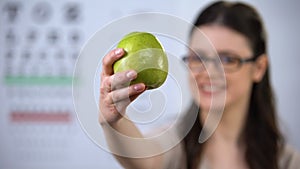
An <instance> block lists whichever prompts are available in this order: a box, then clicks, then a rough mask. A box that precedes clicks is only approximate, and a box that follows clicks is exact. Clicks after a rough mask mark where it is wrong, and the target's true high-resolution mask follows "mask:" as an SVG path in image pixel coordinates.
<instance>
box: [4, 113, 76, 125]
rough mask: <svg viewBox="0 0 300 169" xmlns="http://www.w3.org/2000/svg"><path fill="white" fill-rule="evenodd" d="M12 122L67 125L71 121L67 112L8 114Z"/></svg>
mask: <svg viewBox="0 0 300 169" xmlns="http://www.w3.org/2000/svg"><path fill="white" fill-rule="evenodd" d="M10 120H11V121H12V122H33V123H36V122H50V123H55V122H59V123H68V122H70V121H71V115H70V113H69V112H25V111H16V112H11V113H10Z"/></svg>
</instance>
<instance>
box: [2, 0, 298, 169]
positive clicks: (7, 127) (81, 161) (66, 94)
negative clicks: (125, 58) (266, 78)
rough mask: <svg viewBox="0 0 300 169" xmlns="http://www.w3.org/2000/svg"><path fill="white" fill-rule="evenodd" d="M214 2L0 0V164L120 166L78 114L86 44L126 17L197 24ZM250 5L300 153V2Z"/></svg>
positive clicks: (27, 168) (287, 128)
mask: <svg viewBox="0 0 300 169" xmlns="http://www.w3.org/2000/svg"><path fill="white" fill-rule="evenodd" d="M211 2H212V1H207V0H201V1H200V0H187V1H183V0H172V1H159V0H151V1H139V0H128V1H116V0H111V1H96V0H90V1H83V0H80V1H79V0H27V1H22V0H0V13H1V14H0V105H1V106H0V107H1V108H0V168H1V169H4V168H5V169H6V168H9V169H20V168H22V169H37V168H38V169H48V168H49V169H50V168H51V169H52V168H57V169H71V168H72V169H79V168H87V169H96V168H113V169H119V168H121V167H120V165H119V164H118V163H117V162H116V161H115V160H114V158H113V157H112V156H111V155H110V154H109V153H108V152H106V151H104V150H102V149H101V148H99V147H98V146H97V145H95V144H94V143H93V142H92V141H91V140H89V138H88V137H87V135H86V134H85V133H84V131H83V130H82V129H81V127H80V124H79V121H78V119H77V117H76V113H75V112H74V107H73V102H72V74H73V69H74V65H75V63H76V59H77V57H78V54H79V52H80V50H81V48H82V46H83V45H84V44H85V43H86V41H87V40H88V39H89V37H91V36H92V35H93V34H94V33H95V32H96V31H97V30H99V29H101V27H103V26H105V25H106V24H109V23H110V22H112V21H113V20H115V19H119V18H120V17H123V16H126V15H130V14H136V13H142V12H161V13H166V14H171V15H174V16H177V17H179V18H182V19H185V20H187V21H189V22H192V21H193V20H194V19H195V17H196V15H197V14H198V12H199V11H200V10H201V9H202V8H203V7H204V6H205V5H207V4H209V3H211ZM244 2H247V3H249V4H252V5H254V6H255V7H256V8H257V9H258V11H259V12H260V13H261V15H262V17H263V20H264V21H265V25H266V28H267V31H268V35H269V55H270V64H271V77H272V83H273V86H274V90H275V92H276V97H277V108H278V112H279V117H280V126H281V128H282V130H283V133H284V135H285V136H286V139H287V142H288V143H289V144H291V145H292V146H294V147H295V148H296V149H297V150H298V151H300V135H299V134H298V133H299V132H298V128H299V127H300V124H299V120H300V113H299V107H298V106H299V100H300V96H299V94H300V90H299V86H300V79H299V75H297V74H298V72H299V71H300V68H299V63H300V57H299V56H298V55H299V54H298V53H299V51H298V49H299V47H298V44H299V43H298V41H299V39H300V34H299V30H300V23H299V18H298V16H300V11H299V7H300V1H276V2H270V1H260V0H255V1H244ZM270 3H272V4H270ZM297 18H298V19H297ZM120 29H122V28H120ZM170 29H172V28H170ZM187 34H188V32H187ZM99 58H100V56H99Z"/></svg>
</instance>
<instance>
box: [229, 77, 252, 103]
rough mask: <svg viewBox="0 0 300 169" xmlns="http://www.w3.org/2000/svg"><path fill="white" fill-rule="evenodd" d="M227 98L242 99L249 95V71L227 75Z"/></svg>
mask: <svg viewBox="0 0 300 169" xmlns="http://www.w3.org/2000/svg"><path fill="white" fill-rule="evenodd" d="M226 81H227V99H228V100H229V101H230V100H231V101H232V99H234V100H235V99H237V100H238V99H242V98H243V97H249V96H250V92H251V89H252V84H253V82H252V76H251V74H250V73H243V74H240V75H234V76H227V78H226Z"/></svg>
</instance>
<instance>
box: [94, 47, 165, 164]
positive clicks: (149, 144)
mask: <svg viewBox="0 0 300 169" xmlns="http://www.w3.org/2000/svg"><path fill="white" fill-rule="evenodd" d="M123 55H124V50H122V49H115V50H113V51H111V52H109V53H108V54H107V55H106V56H105V57H104V58H103V61H102V73H101V86H100V99H99V108H100V115H99V123H100V124H101V126H102V128H103V130H104V133H105V136H106V140H107V143H108V146H109V148H110V149H111V151H112V152H113V153H115V154H114V155H115V157H116V159H117V160H118V161H119V162H120V164H121V165H122V166H124V167H125V168H129V169H135V168H136V169H152V168H153V169H160V168H164V167H163V165H164V162H163V161H164V159H163V156H164V155H156V156H152V157H146V156H145V155H147V154H151V152H160V146H159V145H158V144H157V143H155V142H154V141H150V140H147V139H143V135H142V134H141V132H140V131H139V130H138V128H137V127H136V126H135V124H134V123H132V122H131V121H130V120H129V119H127V118H124V117H125V112H126V108H127V106H128V105H129V104H130V103H131V102H132V101H133V100H134V99H136V98H137V97H138V96H139V95H140V94H141V93H143V92H144V91H145V89H146V87H145V85H144V84H142V83H140V84H135V85H131V86H128V85H126V84H128V83H129V82H130V81H131V80H133V79H135V78H136V77H137V73H136V72H135V71H132V70H131V71H125V72H120V73H116V74H114V72H113V68H112V67H113V64H114V62H115V61H117V60H118V59H120V58H121V57H122V56H123ZM137 138H138V139H137ZM136 140H138V141H136ZM133 157H144V158H133Z"/></svg>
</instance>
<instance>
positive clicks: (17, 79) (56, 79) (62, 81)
mask: <svg viewBox="0 0 300 169" xmlns="http://www.w3.org/2000/svg"><path fill="white" fill-rule="evenodd" d="M72 80H73V77H71V76H6V77H4V83H5V84H6V85H72Z"/></svg>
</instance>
